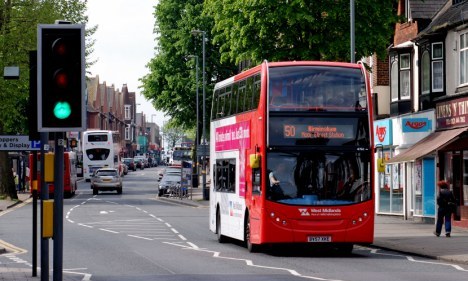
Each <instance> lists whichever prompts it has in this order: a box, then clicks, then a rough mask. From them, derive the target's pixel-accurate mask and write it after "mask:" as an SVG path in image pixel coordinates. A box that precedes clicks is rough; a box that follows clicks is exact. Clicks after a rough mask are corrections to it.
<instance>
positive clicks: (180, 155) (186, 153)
mask: <svg viewBox="0 0 468 281" xmlns="http://www.w3.org/2000/svg"><path fill="white" fill-rule="evenodd" d="M191 155H192V148H191V147H189V146H176V147H174V150H173V151H172V154H171V158H170V163H169V164H170V165H171V166H181V165H182V161H192V157H191Z"/></svg>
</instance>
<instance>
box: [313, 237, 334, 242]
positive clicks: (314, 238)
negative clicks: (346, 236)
mask: <svg viewBox="0 0 468 281" xmlns="http://www.w3.org/2000/svg"><path fill="white" fill-rule="evenodd" d="M307 241H308V242H313V243H317V242H331V241H332V239H331V236H309V237H307Z"/></svg>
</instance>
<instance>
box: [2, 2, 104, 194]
mask: <svg viewBox="0 0 468 281" xmlns="http://www.w3.org/2000/svg"><path fill="white" fill-rule="evenodd" d="M86 2H87V1H86V0H4V1H1V2H0V56H1V58H2V59H1V61H0V69H1V70H3V69H4V67H5V66H18V67H19V69H20V77H19V79H18V80H4V79H0V89H1V91H0V100H1V102H0V134H13V135H15V134H22V135H26V134H28V126H27V125H28V120H27V118H28V117H32V118H35V116H31V114H30V112H28V109H27V105H28V99H29V52H30V51H33V50H36V49H37V24H39V23H44V24H52V23H54V21H55V20H57V19H61V20H68V21H71V22H72V23H86V22H87V20H88V19H87V17H86V16H85V15H84V13H85V11H86ZM95 30H96V27H92V28H90V29H88V30H87V36H88V38H89V37H90V36H91V35H92V34H94V32H95ZM88 40H89V41H88V43H87V48H88V50H87V53H88V54H89V53H91V52H92V44H93V41H91V40H90V39H88ZM91 63H92V62H91ZM89 64H90V63H88V65H89ZM9 167H10V163H9V160H8V155H7V153H6V152H0V194H8V195H9V196H10V197H11V198H16V190H15V187H14V183H13V178H12V175H11V169H10V168H9Z"/></svg>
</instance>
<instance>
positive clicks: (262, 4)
mask: <svg viewBox="0 0 468 281" xmlns="http://www.w3.org/2000/svg"><path fill="white" fill-rule="evenodd" d="M395 4H396V0H383V1H374V0H356V1H355V11H356V15H355V19H356V20H355V46H356V47H355V50H356V54H355V57H356V58H357V59H359V58H361V57H365V56H369V55H372V54H374V53H377V54H378V55H379V56H385V52H386V48H387V47H388V45H389V44H390V40H391V36H392V32H393V28H394V23H395V22H396V21H397V17H396V13H395V10H394V7H395ZM349 11H350V5H349V0H314V1H306V0H206V1H203V0H160V1H159V4H158V5H157V6H156V7H155V13H154V15H155V19H156V22H155V32H156V34H157V36H158V38H157V45H156V47H155V50H156V52H157V54H156V55H155V57H154V58H153V59H152V60H151V61H150V62H149V63H148V64H147V67H148V70H149V74H147V75H146V76H145V77H143V78H142V79H141V81H142V83H143V85H142V93H143V95H144V96H145V97H146V98H147V99H149V100H151V101H152V103H153V105H154V107H155V108H156V109H158V110H161V111H164V112H165V113H166V114H167V115H169V116H170V117H171V118H172V119H173V120H174V122H175V123H176V124H178V125H179V126H182V127H185V128H193V127H195V123H196V113H195V112H196V107H195V100H196V98H195V94H196V83H195V81H196V78H195V69H194V68H195V62H194V60H193V59H190V60H187V59H185V58H186V56H187V55H190V54H192V55H197V56H198V58H199V67H200V68H199V70H200V71H199V81H200V84H199V85H200V88H199V89H200V95H201V91H202V87H201V81H202V74H201V73H202V71H201V68H202V52H201V49H202V42H201V36H197V37H194V36H193V35H191V34H190V31H191V30H193V29H199V30H204V31H206V37H207V38H208V40H207V41H206V77H207V78H206V112H207V120H208V121H209V112H210V109H211V91H212V88H213V86H214V83H216V82H218V81H221V80H223V79H225V78H227V77H229V76H231V75H233V74H234V73H235V72H236V67H235V66H234V65H235V64H238V63H240V62H251V64H252V65H257V64H259V63H261V62H262V61H263V60H265V59H266V60H268V61H287V60H329V61H349V60H350V54H349V52H350V35H349V34H350V15H349ZM201 103H202V100H201V98H200V107H199V108H200V116H201V112H202V110H201Z"/></svg>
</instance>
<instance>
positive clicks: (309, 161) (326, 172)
mask: <svg viewBox="0 0 468 281" xmlns="http://www.w3.org/2000/svg"><path fill="white" fill-rule="evenodd" d="M369 161H370V152H369V151H363V152H356V151H349V152H347V151H329V152H322V151H320V150H307V151H306V150H304V151H302V152H289V151H275V152H269V153H268V154H267V192H266V197H267V199H268V200H270V201H275V202H278V203H283V204H289V205H305V206H315V205H349V204H354V203H359V202H363V201H366V200H370V199H371V190H370V188H371V186H370V183H369V182H370V162H369Z"/></svg>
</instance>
